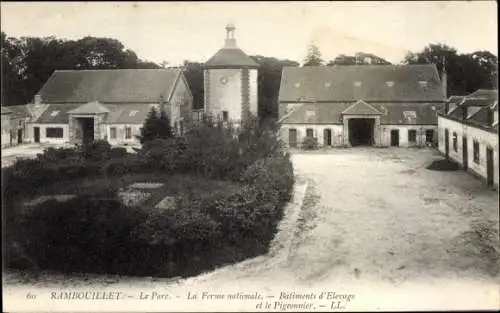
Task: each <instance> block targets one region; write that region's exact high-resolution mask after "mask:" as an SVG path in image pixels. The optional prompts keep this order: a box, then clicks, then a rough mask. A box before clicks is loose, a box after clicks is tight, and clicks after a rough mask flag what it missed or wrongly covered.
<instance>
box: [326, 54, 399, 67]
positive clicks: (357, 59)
mask: <svg viewBox="0 0 500 313" xmlns="http://www.w3.org/2000/svg"><path fill="white" fill-rule="evenodd" d="M372 64H374V65H389V64H391V63H390V62H389V61H387V60H385V59H383V58H381V57H379V56H376V55H375V54H372V53H365V52H357V53H356V54H355V55H353V56H351V55H345V54H340V55H338V56H337V57H336V58H335V59H334V60H332V61H330V62H328V63H327V66H334V65H372Z"/></svg>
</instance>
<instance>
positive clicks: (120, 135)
mask: <svg viewBox="0 0 500 313" xmlns="http://www.w3.org/2000/svg"><path fill="white" fill-rule="evenodd" d="M142 126H143V125H142V124H110V125H106V137H107V138H108V142H109V143H110V144H111V145H123V144H138V143H139V140H138V139H137V138H136V137H135V136H138V135H140V134H141V130H140V129H141V127H142ZM113 127H114V128H116V138H115V139H112V138H111V128H113ZM127 127H130V128H131V129H132V138H130V139H126V138H125V129H126V128H127Z"/></svg>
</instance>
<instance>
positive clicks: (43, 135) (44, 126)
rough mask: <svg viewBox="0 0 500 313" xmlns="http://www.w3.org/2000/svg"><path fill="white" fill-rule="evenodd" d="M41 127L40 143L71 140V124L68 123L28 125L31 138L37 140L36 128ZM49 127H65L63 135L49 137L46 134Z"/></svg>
mask: <svg viewBox="0 0 500 313" xmlns="http://www.w3.org/2000/svg"><path fill="white" fill-rule="evenodd" d="M35 127H39V128H40V143H55V144H60V143H66V142H69V125H68V124H36V123H34V124H30V125H29V126H28V128H29V132H30V133H29V134H30V140H32V141H33V142H35V131H34V128H35ZM47 128H62V129H63V137H62V138H47V136H46V134H47V131H46V129H47Z"/></svg>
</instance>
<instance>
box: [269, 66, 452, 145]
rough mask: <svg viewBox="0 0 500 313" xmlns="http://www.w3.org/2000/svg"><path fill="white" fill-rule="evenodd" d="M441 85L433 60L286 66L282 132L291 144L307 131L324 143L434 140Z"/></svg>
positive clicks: (297, 142)
mask: <svg viewBox="0 0 500 313" xmlns="http://www.w3.org/2000/svg"><path fill="white" fill-rule="evenodd" d="M444 90H445V87H444V86H443V84H442V83H441V80H440V78H439V75H438V72H437V68H436V67H435V66H434V65H406V66H394V65H362V66H356V65H353V66H334V67H324V66H321V67H319V66H318V67H286V68H284V69H283V74H282V78H281V86H280V93H279V121H280V124H281V137H282V139H283V141H284V142H285V143H287V144H288V146H290V147H300V146H301V143H302V142H303V140H304V139H305V138H307V137H309V138H313V139H315V140H317V141H318V143H319V145H320V146H324V147H335V146H342V147H351V146H359V145H368V146H399V147H409V146H424V145H431V144H436V143H437V112H438V110H439V109H440V108H441V107H442V106H443V104H444V102H445V91H444Z"/></svg>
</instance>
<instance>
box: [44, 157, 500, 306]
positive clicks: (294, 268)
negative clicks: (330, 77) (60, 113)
mask: <svg viewBox="0 0 500 313" xmlns="http://www.w3.org/2000/svg"><path fill="white" fill-rule="evenodd" d="M292 159H293V163H294V168H295V172H296V175H297V177H298V178H299V181H300V182H308V187H307V192H306V195H305V201H304V205H303V207H302V209H301V210H300V212H298V213H297V214H298V221H297V223H296V225H295V226H294V227H293V229H285V230H282V231H285V232H287V235H286V236H282V237H286V238H288V239H289V240H290V241H291V244H290V247H289V248H288V249H284V248H283V246H284V244H283V243H280V240H278V241H275V242H274V246H273V247H272V249H271V253H270V254H269V255H267V256H262V257H258V258H256V259H253V260H249V261H247V262H243V263H241V264H237V265H233V266H228V267H225V268H221V269H218V270H216V271H214V272H211V273H207V274H204V275H200V276H197V277H192V278H188V279H177V280H167V279H155V278H149V279H148V278H119V279H117V280H114V281H113V279H111V280H108V281H103V280H100V278H86V279H85V281H83V280H82V281H78V280H76V281H73V284H76V285H82V284H83V285H86V286H89V285H92V284H101V285H102V286H107V287H113V288H124V289H130V288H132V289H134V288H162V290H164V291H167V292H168V291H169V290H171V291H172V292H175V293H182V290H200V291H201V290H208V289H210V290H212V289H215V290H220V288H222V289H227V288H232V289H234V288H237V289H238V291H239V290H241V291H249V292H250V291H255V290H263V291H264V292H272V290H283V289H288V290H289V291H292V290H294V291H296V290H301V289H304V290H309V289H311V288H313V289H314V288H323V289H325V288H328V289H329V290H331V291H337V292H353V293H356V297H357V299H358V300H357V301H358V302H357V303H353V304H351V305H350V307H348V308H347V309H353V310H366V309H368V310H376V309H379V308H380V309H385V310H391V309H429V308H435V309H453V308H455V309H458V308H460V309H468V308H469V309H470V308H483V309H484V308H495V307H497V306H498V301H499V287H498V286H499V277H500V276H499V268H500V260H499V241H498V240H499V239H498V238H499V236H498V225H499V221H498V200H497V197H498V194H497V192H496V191H493V190H490V189H488V188H487V187H486V186H485V185H483V184H482V183H481V182H480V181H478V180H476V179H475V178H473V177H471V176H470V175H468V174H466V173H464V172H462V171H454V172H443V171H432V170H428V169H426V166H428V165H429V164H430V163H431V162H432V161H433V160H437V159H441V157H440V156H439V155H438V154H437V152H436V151H435V150H431V149H392V148H389V149H375V148H356V149H338V150H337V149H336V150H331V151H327V152H324V151H321V152H311V153H296V154H293V157H292ZM52 282H53V281H52ZM53 285H54V286H57V285H59V286H60V284H53ZM66 286H71V283H70V284H69V285H68V284H66ZM280 288H281V289H280ZM235 292H236V291H235ZM130 305H131V306H130V307H129V308H130V309H133V307H134V306H133V305H132V304H130ZM137 305H138V306H137V308H139V309H141V308H143V307H141V305H140V304H137ZM172 308H174V307H172ZM178 308H180V307H178ZM197 309H200V308H199V307H198V308H196V307H192V308H190V309H188V310H197ZM203 309H206V310H209V309H210V308H209V307H206V306H204V307H203ZM219 309H220V307H219ZM227 309H228V310H235V307H227ZM249 309H250V310H251V308H249Z"/></svg>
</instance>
